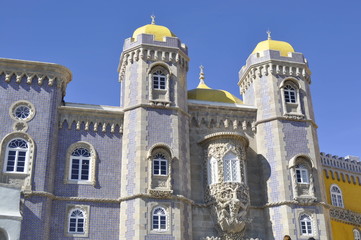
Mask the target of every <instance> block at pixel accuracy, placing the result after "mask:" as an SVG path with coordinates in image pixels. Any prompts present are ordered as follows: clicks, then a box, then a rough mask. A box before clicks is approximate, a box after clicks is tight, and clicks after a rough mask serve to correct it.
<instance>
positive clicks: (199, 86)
mask: <svg viewBox="0 0 361 240" xmlns="http://www.w3.org/2000/svg"><path fill="white" fill-rule="evenodd" d="M199 69H200V70H201V71H200V73H199V84H198V87H197V88H206V89H210V87H208V86H207V85H206V83H205V82H204V71H203V70H204V67H203V65H200V66H199Z"/></svg>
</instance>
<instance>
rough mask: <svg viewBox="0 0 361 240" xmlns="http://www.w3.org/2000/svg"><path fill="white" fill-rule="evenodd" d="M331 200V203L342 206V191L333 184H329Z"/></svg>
mask: <svg viewBox="0 0 361 240" xmlns="http://www.w3.org/2000/svg"><path fill="white" fill-rule="evenodd" d="M331 202H332V205H334V206H336V207H342V208H343V199H342V192H341V189H340V188H339V187H338V186H337V185H335V184H333V185H332V186H331Z"/></svg>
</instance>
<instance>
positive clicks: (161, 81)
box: [152, 69, 167, 90]
mask: <svg viewBox="0 0 361 240" xmlns="http://www.w3.org/2000/svg"><path fill="white" fill-rule="evenodd" d="M155 78H157V79H155ZM152 85H153V89H156V90H167V74H165V73H164V72H163V71H162V70H160V69H157V70H155V71H154V72H153V74H152Z"/></svg>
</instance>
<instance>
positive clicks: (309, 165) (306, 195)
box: [288, 154, 316, 204]
mask: <svg viewBox="0 0 361 240" xmlns="http://www.w3.org/2000/svg"><path fill="white" fill-rule="evenodd" d="M299 164H302V165H304V166H305V167H306V169H307V171H308V179H309V183H298V182H297V175H296V166H297V165H299ZM288 168H289V169H290V173H291V180H292V186H293V188H292V190H293V198H294V199H295V200H297V201H299V202H300V203H302V204H308V203H312V202H314V201H315V200H316V197H315V191H314V182H313V175H314V174H313V171H314V163H313V161H312V160H311V158H310V157H309V156H308V155H307V154H297V155H296V156H294V157H293V158H291V160H290V161H289V165H288Z"/></svg>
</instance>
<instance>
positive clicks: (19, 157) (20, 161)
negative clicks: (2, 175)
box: [4, 138, 29, 173]
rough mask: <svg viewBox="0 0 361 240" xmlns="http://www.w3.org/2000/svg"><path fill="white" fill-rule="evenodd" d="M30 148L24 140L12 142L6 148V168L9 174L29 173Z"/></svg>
mask: <svg viewBox="0 0 361 240" xmlns="http://www.w3.org/2000/svg"><path fill="white" fill-rule="evenodd" d="M28 162H29V146H28V142H27V141H25V140H24V139H21V138H17V139H13V140H11V141H10V142H9V143H8V145H7V148H6V157H5V167H4V171H5V172H7V173H27V171H28V168H27V166H28Z"/></svg>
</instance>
